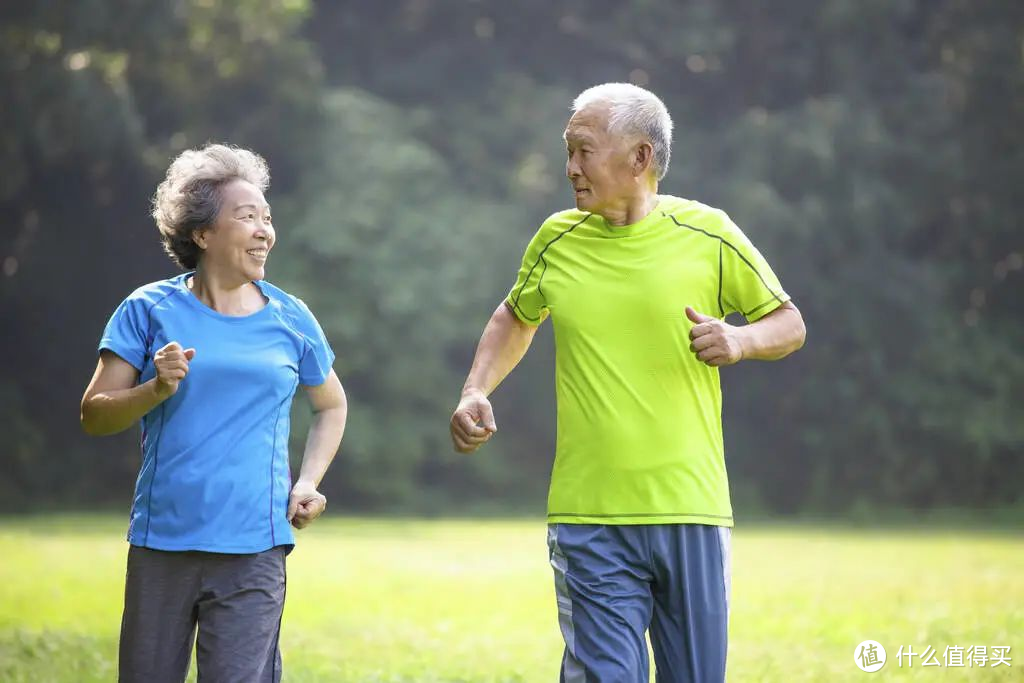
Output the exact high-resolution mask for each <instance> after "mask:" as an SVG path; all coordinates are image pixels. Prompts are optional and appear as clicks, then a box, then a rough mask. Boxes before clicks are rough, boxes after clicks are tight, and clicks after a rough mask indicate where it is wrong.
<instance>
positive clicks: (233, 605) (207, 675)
mask: <svg viewBox="0 0 1024 683" xmlns="http://www.w3.org/2000/svg"><path fill="white" fill-rule="evenodd" d="M284 596H285V549H284V548H283V547H277V548H271V549H270V550H267V551H264V552H261V553H254V554H250V555H232V554H224V553H208V552H197V551H180V552H177V551H176V552H169V551H163V550H151V549H149V548H142V547H139V546H131V547H130V548H129V550H128V572H127V576H126V578H125V592H124V617H123V619H122V621H121V647H120V658H119V659H120V672H119V679H118V680H119V681H121V683H181V682H182V681H184V680H185V676H186V675H187V674H188V666H189V659H190V658H191V655H192V642H193V640H195V643H196V664H197V668H198V673H199V680H200V681H203V682H209V683H234V682H236V681H237V682H238V683H262V682H264V681H266V682H267V683H278V681H280V680H281V651H280V650H279V649H278V642H277V641H278V634H279V633H280V630H281V613H282V610H283V609H284ZM197 626H198V638H197V637H196V630H197Z"/></svg>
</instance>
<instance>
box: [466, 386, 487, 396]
mask: <svg viewBox="0 0 1024 683" xmlns="http://www.w3.org/2000/svg"><path fill="white" fill-rule="evenodd" d="M467 396H480V397H481V398H487V392H485V391H484V390H483V389H480V388H478V387H472V386H467V387H463V389H462V398H466V397H467Z"/></svg>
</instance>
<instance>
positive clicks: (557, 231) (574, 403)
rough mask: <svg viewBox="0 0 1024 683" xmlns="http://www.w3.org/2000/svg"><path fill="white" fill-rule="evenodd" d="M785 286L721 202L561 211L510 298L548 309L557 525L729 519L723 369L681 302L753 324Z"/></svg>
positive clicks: (536, 243)
mask: <svg viewBox="0 0 1024 683" xmlns="http://www.w3.org/2000/svg"><path fill="white" fill-rule="evenodd" d="M788 300H789V296H788V295H787V294H786V293H785V292H783V291H782V287H781V286H780V284H779V281H778V279H777V278H776V277H775V274H774V273H773V272H772V270H771V268H770V267H769V266H768V263H767V262H766V261H765V260H764V257H762V256H761V254H760V253H759V252H758V251H757V249H755V248H754V245H753V244H751V243H750V240H748V239H747V238H746V236H745V235H744V234H743V233H742V232H741V231H740V229H739V228H738V227H736V225H735V224H733V222H732V221H731V220H730V219H729V217H728V216H727V215H726V214H725V213H724V212H722V211H719V210H717V209H714V208H711V207H709V206H706V205H704V204H701V203H699V202H695V201H691V200H687V199H679V198H677V197H670V196H664V195H662V196H659V197H658V205H657V207H656V208H655V209H654V211H652V212H651V213H650V214H648V215H647V216H646V217H645V218H643V219H642V220H641V221H639V222H638V223H634V224H632V225H627V226H612V225H609V224H608V223H607V222H606V221H605V220H604V219H603V218H602V217H601V216H598V215H595V214H589V213H584V212H582V211H577V210H569V211H562V212H560V213H556V214H555V215H553V216H551V217H550V218H549V219H548V220H546V221H545V222H544V224H543V225H542V226H541V228H540V230H539V231H538V232H537V234H536V235H535V236H534V238H533V239H532V240H531V241H530V244H529V246H528V247H527V249H526V254H525V256H524V257H523V262H522V267H521V268H520V270H519V277H518V279H517V280H516V284H515V286H514V287H513V288H512V291H511V292H509V295H508V298H507V299H506V304H507V305H508V307H509V308H510V309H511V310H512V311H513V312H514V313H515V315H516V316H517V317H518V318H519V319H520V320H522V321H524V322H526V323H528V324H531V325H538V324H540V323H541V322H542V321H543V320H544V319H545V318H547V317H548V316H550V317H551V321H552V324H553V325H554V332H555V347H556V351H555V366H556V368H555V387H556V396H557V401H558V436H557V443H556V450H555V463H554V468H553V470H552V474H551V489H550V493H549V496H548V521H549V522H552V523H556V522H560V523H594V524H660V523H698V524H714V525H719V526H732V523H733V518H732V505H731V504H730V502H729V484H728V479H727V477H726V471H725V456H724V450H723V445H722V394H721V389H720V387H719V380H718V369H717V368H711V367H708V366H706V365H704V364H703V363H702V362H700V361H699V360H697V358H696V357H695V355H694V354H693V352H692V351H690V337H689V334H690V329H691V328H692V327H693V323H692V322H690V320H689V319H688V318H687V317H686V312H685V309H686V307H687V306H691V307H693V308H694V309H696V310H697V311H698V312H701V313H704V314H706V315H712V316H716V317H724V316H725V315H727V314H729V313H733V312H738V313H741V314H743V315H744V316H745V317H746V318H747V320H748V321H750V322H753V321H755V320H757V319H759V318H761V317H762V316H764V315H766V314H768V313H770V312H771V311H773V310H775V309H776V308H778V307H779V306H781V305H782V304H783V303H784V302H786V301H788Z"/></svg>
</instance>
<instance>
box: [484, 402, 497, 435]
mask: <svg viewBox="0 0 1024 683" xmlns="http://www.w3.org/2000/svg"><path fill="white" fill-rule="evenodd" d="M480 422H481V423H482V424H483V427H484V429H486V430H487V431H489V432H491V433H492V434H493V433H494V432H496V431H498V425H496V424H494V411H493V410H492V409H491V404H490V403H484V404H483V405H481V406H480Z"/></svg>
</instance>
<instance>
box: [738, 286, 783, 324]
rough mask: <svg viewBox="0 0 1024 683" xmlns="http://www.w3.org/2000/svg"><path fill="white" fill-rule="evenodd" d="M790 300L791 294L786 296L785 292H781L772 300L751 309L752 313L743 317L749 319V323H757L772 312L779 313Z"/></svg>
mask: <svg viewBox="0 0 1024 683" xmlns="http://www.w3.org/2000/svg"><path fill="white" fill-rule="evenodd" d="M789 300H790V296H789V294H786V293H785V292H779V293H778V294H774V295H772V297H771V298H769V299H767V300H765V301H764V302H762V303H760V304H758V305H757V306H755V307H754V308H752V309H750V311H748V312H746V313H743V317H744V318H746V319H747V322H748V323H752V322H756V321H758V320H760V319H761V318H763V317H765V316H766V315H768V314H769V313H771V312H772V311H777V310H778V309H779V308H780V307H781V306H782V304H784V303H786V302H787V301H789Z"/></svg>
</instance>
